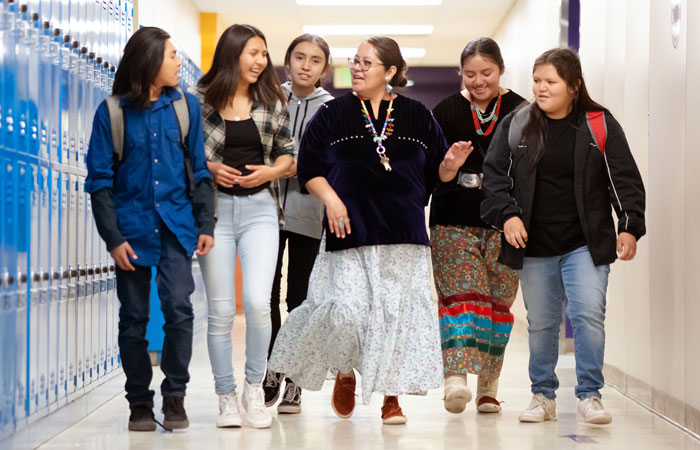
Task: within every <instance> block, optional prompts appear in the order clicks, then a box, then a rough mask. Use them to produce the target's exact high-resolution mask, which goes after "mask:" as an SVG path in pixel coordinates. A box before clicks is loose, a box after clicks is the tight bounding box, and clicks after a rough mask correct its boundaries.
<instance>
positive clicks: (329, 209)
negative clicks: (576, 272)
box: [324, 193, 352, 239]
mask: <svg viewBox="0 0 700 450" xmlns="http://www.w3.org/2000/svg"><path fill="white" fill-rule="evenodd" d="M324 204H325V206H326V216H327V217H328V228H329V229H330V231H331V233H333V234H335V235H336V237H338V238H340V239H345V236H346V234H350V233H351V232H352V229H351V228H350V218H349V217H348V210H347V209H346V208H345V204H344V203H343V201H342V200H341V199H340V197H338V195H337V194H335V193H334V195H333V196H332V197H331V198H329V199H328V200H327V201H326V202H324ZM341 219H342V221H343V222H342V226H341V222H340V221H341Z"/></svg>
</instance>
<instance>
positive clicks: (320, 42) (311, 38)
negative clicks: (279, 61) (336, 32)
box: [284, 33, 331, 87]
mask: <svg viewBox="0 0 700 450" xmlns="http://www.w3.org/2000/svg"><path fill="white" fill-rule="evenodd" d="M302 42H310V43H312V44H316V45H317V46H318V48H320V49H321V51H322V52H323V55H324V56H325V57H326V63H325V65H324V70H325V67H328V65H329V64H330V63H331V48H330V47H329V46H328V42H326V40H325V39H323V38H322V37H321V36H319V35H317V34H310V33H306V34H302V35H301V36H297V37H296V38H295V39H294V40H293V41H292V43H291V44H289V47H287V53H285V55H284V67H285V68H286V69H287V71H289V67H290V64H291V60H292V52H293V51H294V48H295V47H296V46H297V45H299V44H301V43H302ZM321 78H323V75H321ZM316 87H321V80H320V79H319V80H318V81H317V82H316Z"/></svg>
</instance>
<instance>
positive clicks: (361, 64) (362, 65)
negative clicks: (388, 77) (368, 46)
mask: <svg viewBox="0 0 700 450" xmlns="http://www.w3.org/2000/svg"><path fill="white" fill-rule="evenodd" d="M383 65H384V64H382V63H376V62H372V61H369V60H366V59H356V58H348V67H350V69H354V68H355V67H357V68H358V69H359V70H360V71H362V72H367V71H368V70H369V69H371V68H372V67H375V66H383Z"/></svg>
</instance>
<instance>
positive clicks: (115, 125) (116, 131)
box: [106, 87, 195, 198]
mask: <svg viewBox="0 0 700 450" xmlns="http://www.w3.org/2000/svg"><path fill="white" fill-rule="evenodd" d="M175 90H176V91H177V92H179V93H180V98H178V99H177V100H174V101H173V102H172V103H171V105H172V107H173V111H174V112H175V117H176V118H177V124H178V128H179V129H180V147H181V148H182V152H183V153H184V155H183V159H184V160H185V176H186V177H187V180H186V182H187V194H188V195H189V196H190V198H191V197H192V196H193V195H194V188H195V186H194V173H193V172H192V163H191V161H190V152H189V148H188V146H187V136H188V134H189V131H190V106H189V105H188V104H187V97H186V96H185V93H184V92H183V91H182V89H180V88H179V87H177V88H175ZM119 100H120V97H119V96H116V95H111V96H109V97H107V99H106V102H107V110H108V111H109V123H110V126H111V129H112V145H113V146H114V147H113V150H114V153H113V155H112V159H113V160H114V167H113V168H114V173H115V174H116V171H117V167H119V164H121V162H122V160H123V159H124V134H125V132H126V128H125V126H124V123H125V120H124V110H123V109H122V108H121V106H119Z"/></svg>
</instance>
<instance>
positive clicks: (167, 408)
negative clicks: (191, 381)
mask: <svg viewBox="0 0 700 450" xmlns="http://www.w3.org/2000/svg"><path fill="white" fill-rule="evenodd" d="M189 426H190V421H189V420H187V413H186V412H185V398H184V397H173V396H168V397H163V428H165V429H166V430H181V429H183V428H187V427H189Z"/></svg>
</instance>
